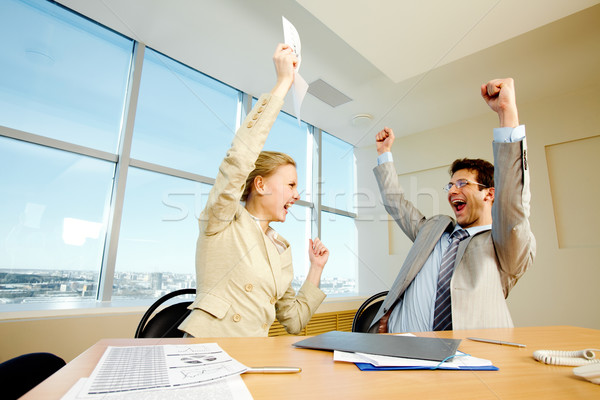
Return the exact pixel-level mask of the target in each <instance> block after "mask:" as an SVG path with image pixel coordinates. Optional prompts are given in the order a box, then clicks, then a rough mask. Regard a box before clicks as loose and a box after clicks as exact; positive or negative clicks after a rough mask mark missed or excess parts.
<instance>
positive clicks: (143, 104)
mask: <svg viewBox="0 0 600 400" xmlns="http://www.w3.org/2000/svg"><path fill="white" fill-rule="evenodd" d="M238 97H239V96H238V91H237V90H235V89H232V88H231V87H229V86H227V85H224V84H223V83H221V82H218V81H216V80H214V79H212V78H210V77H208V76H206V75H204V74H202V73H200V72H198V71H195V70H193V69H191V68H189V67H186V66H185V65H183V64H181V63H178V62H177V61H174V60H172V59H170V58H168V57H165V56H164V55H162V54H159V53H157V52H156V51H154V50H152V49H148V48H147V49H146V52H145V55H144V67H143V69H142V80H141V87H140V95H139V99H138V106H137V112H136V118H135V125H134V133H133V142H132V148H131V157H132V158H134V159H138V160H143V161H147V162H151V163H154V164H159V165H164V166H167V167H170V168H175V169H179V170H183V171H188V172H193V173H197V174H200V175H204V176H208V177H211V178H215V177H216V176H217V171H218V167H219V165H220V164H221V161H222V160H223V158H224V157H225V153H226V152H227V150H228V149H229V147H230V146H231V142H232V140H233V137H234V135H235V125H236V116H237V112H238V102H239V100H238Z"/></svg>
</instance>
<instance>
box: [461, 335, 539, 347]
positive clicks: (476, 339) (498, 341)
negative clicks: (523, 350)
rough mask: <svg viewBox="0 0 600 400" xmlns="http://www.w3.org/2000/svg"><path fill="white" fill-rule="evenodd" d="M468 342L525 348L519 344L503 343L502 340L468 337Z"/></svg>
mask: <svg viewBox="0 0 600 400" xmlns="http://www.w3.org/2000/svg"><path fill="white" fill-rule="evenodd" d="M467 339H469V340H474V341H476V342H485V343H493V344H503V345H505V346H515V347H527V346H525V345H524V344H521V343H513V342H504V341H502V340H494V339H481V338H475V337H468V338H467Z"/></svg>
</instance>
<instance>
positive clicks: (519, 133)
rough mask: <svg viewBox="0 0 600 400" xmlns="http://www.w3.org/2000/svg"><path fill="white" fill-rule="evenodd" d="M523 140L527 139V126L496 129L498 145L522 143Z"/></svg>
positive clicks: (495, 139)
mask: <svg viewBox="0 0 600 400" xmlns="http://www.w3.org/2000/svg"><path fill="white" fill-rule="evenodd" d="M523 139H525V125H519V126H517V127H516V128H511V127H504V128H494V142H496V143H512V142H520V141H521V140H523Z"/></svg>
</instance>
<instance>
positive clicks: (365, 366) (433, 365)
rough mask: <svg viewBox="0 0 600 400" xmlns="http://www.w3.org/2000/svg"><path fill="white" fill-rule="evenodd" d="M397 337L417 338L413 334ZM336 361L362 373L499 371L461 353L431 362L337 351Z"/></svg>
mask: <svg viewBox="0 0 600 400" xmlns="http://www.w3.org/2000/svg"><path fill="white" fill-rule="evenodd" d="M397 336H409V337H415V335H413V334H411V333H406V334H402V335H397ZM333 360H334V361H341V362H351V363H355V364H356V366H357V367H358V368H359V369H360V370H361V371H389V370H403V369H452V370H466V371H498V368H497V367H495V366H493V365H492V362H491V361H490V360H486V359H483V358H476V357H473V356H471V355H469V354H465V353H463V352H461V351H457V352H456V354H455V355H454V357H448V359H447V360H445V361H442V362H439V361H431V360H423V359H417V358H405V357H390V356H383V355H377V354H366V353H360V352H357V353H353V352H346V351H338V350H335V351H334V353H333Z"/></svg>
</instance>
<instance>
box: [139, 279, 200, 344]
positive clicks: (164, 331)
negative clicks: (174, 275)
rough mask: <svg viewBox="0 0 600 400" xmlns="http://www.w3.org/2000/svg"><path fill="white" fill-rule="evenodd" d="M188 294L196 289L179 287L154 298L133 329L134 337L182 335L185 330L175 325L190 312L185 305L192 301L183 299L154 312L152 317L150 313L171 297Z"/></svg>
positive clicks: (171, 336)
mask: <svg viewBox="0 0 600 400" xmlns="http://www.w3.org/2000/svg"><path fill="white" fill-rule="evenodd" d="M188 294H196V289H192V288H188V289H179V290H176V291H174V292H171V293H168V294H165V295H164V296H163V297H161V298H160V299H158V300H156V301H155V302H154V304H152V305H151V306H150V308H149V309H148V311H146V313H145V314H144V316H143V317H142V319H141V321H140V323H139V325H138V327H137V330H136V331H135V338H167V337H168V338H178V337H183V335H184V334H185V332H183V331H180V330H179V329H177V327H178V326H179V324H181V323H182V322H183V320H184V319H186V317H187V316H188V315H189V314H190V312H191V310H188V309H187V307H188V306H189V305H190V304H192V301H183V302H180V303H175V304H172V305H170V306H168V307H165V308H164V309H162V310H160V311H159V312H158V313H156V315H154V317H152V314H153V313H154V311H156V309H157V308H158V307H160V306H161V305H162V304H164V303H165V302H166V301H168V300H170V299H172V298H173V297H177V296H183V295H188ZM151 317H152V319H151Z"/></svg>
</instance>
